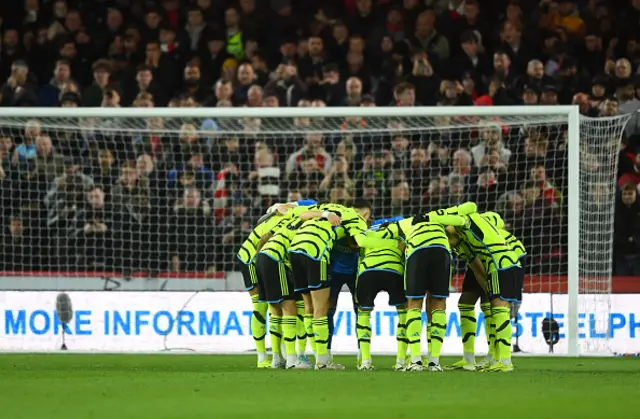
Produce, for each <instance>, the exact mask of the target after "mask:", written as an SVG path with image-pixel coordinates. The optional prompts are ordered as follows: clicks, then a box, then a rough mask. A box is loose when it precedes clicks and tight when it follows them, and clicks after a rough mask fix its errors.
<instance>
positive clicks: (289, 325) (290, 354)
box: [282, 316, 298, 365]
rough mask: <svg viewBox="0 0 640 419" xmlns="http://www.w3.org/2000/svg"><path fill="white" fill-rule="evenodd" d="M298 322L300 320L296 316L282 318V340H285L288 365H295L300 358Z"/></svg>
mask: <svg viewBox="0 0 640 419" xmlns="http://www.w3.org/2000/svg"><path fill="white" fill-rule="evenodd" d="M297 322H298V318H297V317H296V316H284V317H282V339H283V340H284V347H285V352H286V355H287V364H288V365H293V364H295V363H296V361H297V359H298V356H297V355H296V330H297V326H298V325H297Z"/></svg>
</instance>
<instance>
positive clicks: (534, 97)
mask: <svg viewBox="0 0 640 419" xmlns="http://www.w3.org/2000/svg"><path fill="white" fill-rule="evenodd" d="M521 99H522V104H523V105H526V106H535V105H537V104H538V103H539V101H540V93H539V92H538V90H536V89H535V88H533V87H532V86H527V85H525V86H524V90H523V91H522V98H521Z"/></svg>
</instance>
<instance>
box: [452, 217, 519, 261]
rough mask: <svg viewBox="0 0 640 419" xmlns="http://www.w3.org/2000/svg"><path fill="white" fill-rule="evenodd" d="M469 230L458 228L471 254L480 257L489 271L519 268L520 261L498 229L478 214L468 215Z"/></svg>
mask: <svg viewBox="0 0 640 419" xmlns="http://www.w3.org/2000/svg"><path fill="white" fill-rule="evenodd" d="M466 217H468V219H469V228H457V231H458V233H460V235H461V238H462V239H463V240H464V241H465V242H466V243H467V245H468V246H469V250H470V252H472V253H473V254H474V255H476V256H477V257H479V258H480V259H481V260H482V261H483V264H484V265H485V268H487V269H497V270H502V269H508V268H510V267H512V266H519V265H518V259H517V257H516V256H515V254H514V253H513V251H512V250H511V248H510V247H509V245H508V244H507V242H506V240H505V239H504V237H503V236H502V235H501V234H500V232H499V231H498V229H497V228H496V227H495V226H494V225H493V224H492V223H490V222H489V221H487V220H486V219H485V218H484V217H482V216H481V215H480V214H478V213H474V214H470V215H467V216H466Z"/></svg>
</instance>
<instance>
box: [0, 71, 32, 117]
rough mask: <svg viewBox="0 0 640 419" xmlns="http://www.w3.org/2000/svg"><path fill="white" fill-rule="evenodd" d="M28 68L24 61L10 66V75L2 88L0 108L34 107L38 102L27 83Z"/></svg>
mask: <svg viewBox="0 0 640 419" xmlns="http://www.w3.org/2000/svg"><path fill="white" fill-rule="evenodd" d="M28 76H29V66H28V65H27V63H25V62H24V61H15V62H14V63H13V64H12V65H11V75H10V76H9V78H8V79H7V81H6V83H5V84H4V86H2V94H1V98H0V106H35V105H36V104H37V102H38V98H37V95H36V92H35V91H34V89H33V86H31V84H30V83H29V82H28V81H27V80H28Z"/></svg>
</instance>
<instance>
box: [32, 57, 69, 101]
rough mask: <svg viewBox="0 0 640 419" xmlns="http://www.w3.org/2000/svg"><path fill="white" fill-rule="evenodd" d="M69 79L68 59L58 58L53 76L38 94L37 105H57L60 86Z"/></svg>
mask: <svg viewBox="0 0 640 419" xmlns="http://www.w3.org/2000/svg"><path fill="white" fill-rule="evenodd" d="M70 80H71V67H70V65H69V62H68V61H65V60H58V61H57V62H56V65H55V69H54V71H53V78H52V79H51V81H50V82H49V84H47V85H46V86H44V87H41V88H40V91H39V94H38V96H39V97H38V105H40V106H58V105H59V103H60V94H61V91H62V88H63V87H64V85H65V84H67V83H68V82H69V81H70Z"/></svg>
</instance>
